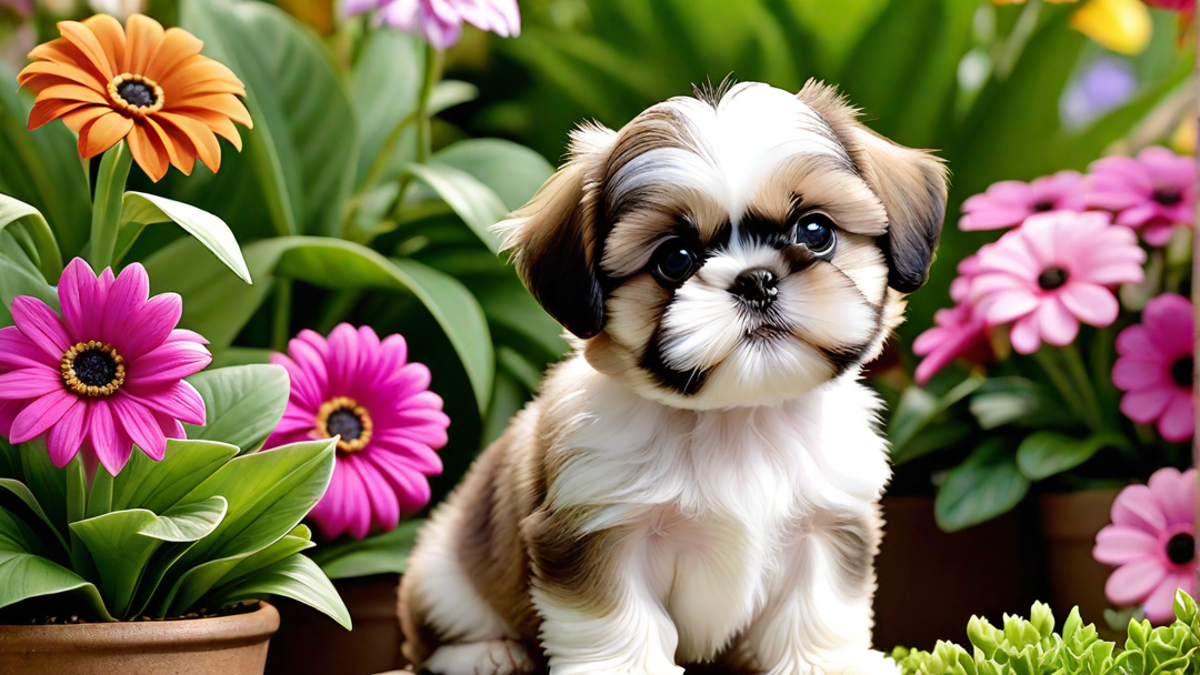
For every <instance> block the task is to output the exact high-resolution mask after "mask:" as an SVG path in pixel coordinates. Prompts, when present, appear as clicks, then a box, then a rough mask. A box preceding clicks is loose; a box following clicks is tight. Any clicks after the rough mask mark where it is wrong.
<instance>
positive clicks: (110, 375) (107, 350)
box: [59, 340, 125, 397]
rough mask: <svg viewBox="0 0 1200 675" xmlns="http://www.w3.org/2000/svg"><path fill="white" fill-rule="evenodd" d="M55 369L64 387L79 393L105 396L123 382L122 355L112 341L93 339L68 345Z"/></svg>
mask: <svg viewBox="0 0 1200 675" xmlns="http://www.w3.org/2000/svg"><path fill="white" fill-rule="evenodd" d="M59 370H60V371H61V372H62V379H63V384H65V385H66V387H67V389H69V390H70V391H73V392H75V393H76V394H79V395H80V396H92V397H95V396H108V395H110V394H112V393H113V392H115V391H116V390H117V389H120V388H121V385H122V384H124V383H125V359H124V358H122V357H121V355H120V354H118V353H117V350H115V349H113V348H112V345H109V344H105V343H103V342H97V341H95V340H91V341H89V342H80V343H78V344H76V345H74V346H72V347H71V348H70V349H68V350H67V351H66V353H65V354H63V356H62V361H61V362H60V364H59Z"/></svg>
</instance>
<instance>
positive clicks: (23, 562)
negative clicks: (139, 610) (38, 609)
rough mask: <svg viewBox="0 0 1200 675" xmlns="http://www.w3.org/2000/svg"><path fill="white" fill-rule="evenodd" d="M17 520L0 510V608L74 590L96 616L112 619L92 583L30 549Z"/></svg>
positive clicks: (26, 537) (28, 541)
mask: <svg viewBox="0 0 1200 675" xmlns="http://www.w3.org/2000/svg"><path fill="white" fill-rule="evenodd" d="M19 522H20V521H18V520H16V519H15V518H14V517H13V516H12V515H10V514H9V513H8V512H7V511H4V510H3V509H0V607H8V606H9V605H12V604H15V603H18V602H20V601H22V600H27V599H29V598H35V597H38V596H44V595H57V594H59V593H68V592H77V593H80V594H81V595H83V596H84V598H85V599H86V601H87V602H88V604H89V605H90V606H91V608H92V610H93V612H95V614H96V616H97V617H98V618H100V619H103V620H105V621H112V620H113V617H112V615H110V614H109V613H108V611H107V610H106V609H105V607H104V601H103V600H102V599H101V597H100V593H99V591H97V590H96V587H95V586H94V585H92V584H91V583H88V582H87V581H86V580H85V579H83V578H82V577H80V576H79V575H77V574H75V573H74V572H72V571H70V570H68V569H67V568H65V567H63V566H61V565H59V564H58V563H55V562H52V561H50V560H47V559H46V558H43V557H41V556H38V555H34V554H32V553H31V552H30V549H31V542H30V540H29V538H28V536H29V535H28V534H27V533H26V532H25V530H24V529H23V528H22V527H21V526H20V525H19V524H18V523H19Z"/></svg>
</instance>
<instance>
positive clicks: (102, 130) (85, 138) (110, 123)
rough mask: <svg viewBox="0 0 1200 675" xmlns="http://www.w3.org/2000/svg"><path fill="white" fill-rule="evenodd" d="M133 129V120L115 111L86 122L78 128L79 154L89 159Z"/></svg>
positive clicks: (114, 143)
mask: <svg viewBox="0 0 1200 675" xmlns="http://www.w3.org/2000/svg"><path fill="white" fill-rule="evenodd" d="M132 130H133V120H131V119H129V118H128V117H125V116H124V115H122V114H120V113H116V112H110V113H108V114H106V115H103V116H101V117H98V118H96V119H95V120H92V121H91V122H88V123H87V124H86V125H84V127H83V128H82V129H80V130H79V155H80V156H81V157H83V158H84V159H90V158H92V157H95V156H96V155H99V154H100V153H102V152H104V151H105V150H108V149H109V148H111V147H112V146H114V145H116V144H117V142H118V141H120V140H121V139H122V138H125V137H126V136H128V135H129V132H130V131H132Z"/></svg>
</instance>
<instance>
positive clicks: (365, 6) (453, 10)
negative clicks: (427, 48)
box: [345, 0, 521, 49]
mask: <svg viewBox="0 0 1200 675" xmlns="http://www.w3.org/2000/svg"><path fill="white" fill-rule="evenodd" d="M372 10H379V16H378V17H377V18H378V20H380V21H382V22H384V23H387V24H388V25H389V26H391V27H392V28H394V29H396V30H398V31H403V32H406V33H417V32H419V33H421V34H423V35H424V36H425V39H426V40H428V41H429V44H431V45H433V46H434V47H436V48H437V49H447V48H449V47H451V46H453V45H454V43H456V42H458V39H459V38H460V37H461V36H462V25H463V22H466V23H469V24H471V25H472V26H475V27H476V28H478V29H480V30H485V31H490V32H492V33H495V34H496V35H499V36H501V37H516V36H518V35H520V34H521V13H520V12H519V11H518V9H517V0H346V4H345V12H346V14H361V13H363V12H369V11H372Z"/></svg>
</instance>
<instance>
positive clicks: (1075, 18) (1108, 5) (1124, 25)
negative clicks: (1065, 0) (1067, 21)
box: [1071, 0, 1151, 54]
mask: <svg viewBox="0 0 1200 675" xmlns="http://www.w3.org/2000/svg"><path fill="white" fill-rule="evenodd" d="M1071 27H1072V28H1074V29H1075V30H1077V31H1079V32H1080V33H1083V34H1084V35H1086V36H1088V37H1089V38H1091V39H1092V40H1094V41H1096V42H1098V43H1100V44H1101V45H1104V46H1105V47H1108V48H1109V49H1111V50H1113V51H1114V52H1120V53H1122V54H1137V53H1139V52H1141V51H1142V50H1143V49H1145V48H1146V45H1148V44H1150V31H1151V23H1150V10H1148V9H1146V6H1145V5H1143V4H1142V2H1141V0H1089V2H1088V3H1087V4H1086V5H1084V6H1082V7H1080V8H1079V9H1077V10H1075V13H1074V14H1072V15H1071Z"/></svg>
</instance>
